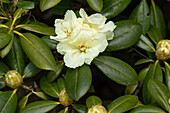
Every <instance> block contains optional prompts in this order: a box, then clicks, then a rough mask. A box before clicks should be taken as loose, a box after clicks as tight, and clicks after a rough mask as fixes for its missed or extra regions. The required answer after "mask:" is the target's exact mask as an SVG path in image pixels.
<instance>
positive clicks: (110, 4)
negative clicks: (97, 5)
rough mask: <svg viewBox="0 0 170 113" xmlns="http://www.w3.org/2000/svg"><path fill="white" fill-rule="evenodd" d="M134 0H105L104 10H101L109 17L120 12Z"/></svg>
mask: <svg viewBox="0 0 170 113" xmlns="http://www.w3.org/2000/svg"><path fill="white" fill-rule="evenodd" d="M131 1H132V0H104V3H103V4H104V6H103V11H102V12H101V13H102V14H103V15H104V16H106V17H107V18H108V19H109V18H111V17H115V16H117V15H118V14H120V13H121V12H122V11H123V10H124V9H125V8H126V7H127V6H128V5H129V4H130V2H131Z"/></svg>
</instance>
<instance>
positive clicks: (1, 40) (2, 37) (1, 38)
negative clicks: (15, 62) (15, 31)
mask: <svg viewBox="0 0 170 113" xmlns="http://www.w3.org/2000/svg"><path fill="white" fill-rule="evenodd" d="M10 41H11V35H9V34H7V33H0V49H2V48H4V47H5V46H6V45H7V44H8V43H9V42H10Z"/></svg>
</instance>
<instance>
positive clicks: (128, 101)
mask: <svg viewBox="0 0 170 113" xmlns="http://www.w3.org/2000/svg"><path fill="white" fill-rule="evenodd" d="M137 103H138V97H137V96H133V95H127V96H122V97H119V98H117V99H116V100H114V101H113V102H112V103H111V104H109V105H108V106H107V109H108V113H123V112H125V111H128V110H130V109H132V108H133V107H134V106H135V105H136V104H137Z"/></svg>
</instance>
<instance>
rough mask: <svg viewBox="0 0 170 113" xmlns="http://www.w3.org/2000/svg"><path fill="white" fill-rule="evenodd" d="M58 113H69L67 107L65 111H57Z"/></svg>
mask: <svg viewBox="0 0 170 113" xmlns="http://www.w3.org/2000/svg"><path fill="white" fill-rule="evenodd" d="M58 113H69V112H68V107H66V108H65V109H63V110H61V111H59V112H58Z"/></svg>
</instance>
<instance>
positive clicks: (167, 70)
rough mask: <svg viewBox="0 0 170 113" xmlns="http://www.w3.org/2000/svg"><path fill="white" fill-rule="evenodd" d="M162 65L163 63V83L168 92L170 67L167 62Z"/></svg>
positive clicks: (169, 87)
mask: <svg viewBox="0 0 170 113" xmlns="http://www.w3.org/2000/svg"><path fill="white" fill-rule="evenodd" d="M164 63H165V82H166V85H167V87H168V89H169V90H170V65H169V64H168V63H167V62H164Z"/></svg>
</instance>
